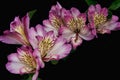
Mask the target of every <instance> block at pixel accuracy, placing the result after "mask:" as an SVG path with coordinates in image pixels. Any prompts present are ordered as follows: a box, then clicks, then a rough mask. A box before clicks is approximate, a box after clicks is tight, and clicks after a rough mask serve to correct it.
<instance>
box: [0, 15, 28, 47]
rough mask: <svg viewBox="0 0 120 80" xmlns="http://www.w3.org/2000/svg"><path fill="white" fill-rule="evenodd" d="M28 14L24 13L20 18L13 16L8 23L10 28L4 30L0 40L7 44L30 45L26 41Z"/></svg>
mask: <svg viewBox="0 0 120 80" xmlns="http://www.w3.org/2000/svg"><path fill="white" fill-rule="evenodd" d="M28 29H29V16H28V14H26V15H25V16H24V17H23V18H22V19H21V20H20V19H19V17H15V19H14V21H12V22H11V23H10V30H6V31H4V34H3V35H1V36H0V41H2V42H4V43H7V44H22V45H30V43H29V41H28V38H29V37H28Z"/></svg>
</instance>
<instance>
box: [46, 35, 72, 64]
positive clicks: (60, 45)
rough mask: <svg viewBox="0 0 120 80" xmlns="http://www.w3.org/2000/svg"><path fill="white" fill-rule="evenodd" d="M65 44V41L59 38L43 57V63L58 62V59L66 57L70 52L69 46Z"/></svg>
mask: <svg viewBox="0 0 120 80" xmlns="http://www.w3.org/2000/svg"><path fill="white" fill-rule="evenodd" d="M65 43H66V41H65V40H64V39H63V38H62V37H59V38H58V39H57V41H56V43H55V45H54V47H53V48H52V49H51V51H50V52H49V53H48V54H47V55H46V56H45V61H47V62H48V61H50V60H59V59H62V58H64V57H66V56H67V55H68V54H69V53H70V51H71V45H70V44H65ZM60 49H61V50H60Z"/></svg>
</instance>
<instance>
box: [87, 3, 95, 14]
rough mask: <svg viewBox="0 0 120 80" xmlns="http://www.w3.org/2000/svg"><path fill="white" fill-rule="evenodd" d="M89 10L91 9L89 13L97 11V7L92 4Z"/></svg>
mask: <svg viewBox="0 0 120 80" xmlns="http://www.w3.org/2000/svg"><path fill="white" fill-rule="evenodd" d="M88 11H89V13H91V12H95V7H94V6H93V5H91V6H90V7H89V8H88Z"/></svg>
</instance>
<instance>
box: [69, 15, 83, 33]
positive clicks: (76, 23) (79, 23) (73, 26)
mask: <svg viewBox="0 0 120 80" xmlns="http://www.w3.org/2000/svg"><path fill="white" fill-rule="evenodd" d="M67 26H68V27H69V29H70V30H71V31H73V32H75V33H79V32H80V29H81V28H83V27H84V26H85V21H84V19H83V18H81V17H80V18H77V19H74V18H72V19H71V20H70V21H69V22H68V24H67Z"/></svg>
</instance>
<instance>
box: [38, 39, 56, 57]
mask: <svg viewBox="0 0 120 80" xmlns="http://www.w3.org/2000/svg"><path fill="white" fill-rule="evenodd" d="M53 46H54V40H53V39H51V38H49V37H45V38H44V39H43V40H42V41H41V42H40V43H39V51H40V52H41V55H42V57H44V56H45V55H46V54H47V53H48V51H50V50H51V49H52V47H53Z"/></svg>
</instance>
